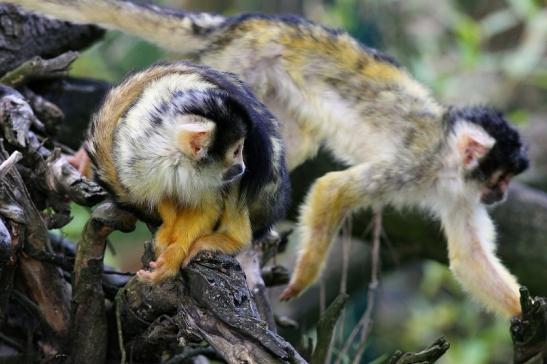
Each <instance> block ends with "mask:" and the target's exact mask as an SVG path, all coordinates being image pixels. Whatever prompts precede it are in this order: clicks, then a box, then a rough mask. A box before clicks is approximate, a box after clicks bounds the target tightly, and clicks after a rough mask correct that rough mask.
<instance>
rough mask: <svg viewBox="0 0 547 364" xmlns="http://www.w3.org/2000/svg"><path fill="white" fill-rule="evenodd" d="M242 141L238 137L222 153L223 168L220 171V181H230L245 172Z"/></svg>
mask: <svg viewBox="0 0 547 364" xmlns="http://www.w3.org/2000/svg"><path fill="white" fill-rule="evenodd" d="M243 142H244V139H240V140H238V141H237V143H235V144H234V145H232V146H231V147H229V148H228V150H227V151H226V153H225V155H224V166H225V167H224V170H223V173H222V181H223V182H224V183H230V182H233V181H235V180H237V179H238V178H239V177H241V176H243V173H245V162H244V161H243Z"/></svg>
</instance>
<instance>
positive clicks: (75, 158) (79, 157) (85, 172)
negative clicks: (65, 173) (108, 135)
mask: <svg viewBox="0 0 547 364" xmlns="http://www.w3.org/2000/svg"><path fill="white" fill-rule="evenodd" d="M67 161H68V163H70V164H71V165H72V166H73V167H74V168H76V169H77V170H78V172H80V174H81V175H82V176H85V177H87V178H90V177H91V159H90V158H89V156H88V155H87V152H86V150H85V149H84V147H81V148H80V149H78V151H77V152H76V153H74V154H73V155H69V156H67Z"/></svg>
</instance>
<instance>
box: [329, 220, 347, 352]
mask: <svg viewBox="0 0 547 364" xmlns="http://www.w3.org/2000/svg"><path fill="white" fill-rule="evenodd" d="M352 230H353V225H352V218H351V214H347V215H346V217H345V218H344V223H343V225H342V232H341V234H340V239H341V240H342V267H341V270H342V274H341V276H340V293H341V294H347V290H348V271H349V257H350V252H351V241H352ZM345 322H346V309H345V308H344V309H343V310H342V312H341V313H340V320H338V323H337V325H336V328H335V330H334V337H335V338H336V339H337V340H336V341H337V343H336V344H333V345H332V346H331V347H330V350H329V355H328V357H327V358H328V360H327V362H330V361H331V359H330V358H331V357H332V351H333V347H334V346H335V345H340V346H341V345H342V344H343V343H344V324H345Z"/></svg>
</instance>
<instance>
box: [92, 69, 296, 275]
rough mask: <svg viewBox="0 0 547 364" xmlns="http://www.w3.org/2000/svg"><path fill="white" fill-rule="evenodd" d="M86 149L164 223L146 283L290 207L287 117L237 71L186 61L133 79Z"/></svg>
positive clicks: (103, 111) (241, 238)
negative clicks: (283, 124) (283, 133)
mask: <svg viewBox="0 0 547 364" xmlns="http://www.w3.org/2000/svg"><path fill="white" fill-rule="evenodd" d="M87 148H88V154H89V156H90V157H91V159H92V161H93V168H94V172H95V177H96V179H97V180H98V181H99V182H100V183H101V184H102V185H103V186H105V187H106V188H107V189H108V190H109V191H110V192H111V193H112V195H113V196H114V197H115V199H116V200H117V201H118V202H119V203H120V204H121V205H122V206H127V207H129V208H133V209H134V210H136V211H138V212H141V213H144V216H145V217H148V218H149V219H150V218H152V219H154V218H160V219H161V226H160V227H159V229H158V230H157V232H156V236H155V250H156V261H154V262H151V263H150V268H152V270H151V271H145V270H141V271H139V272H138V275H139V276H140V277H141V278H143V279H145V280H149V281H152V282H158V281H161V280H163V279H164V278H167V277H169V276H173V275H175V274H176V273H177V272H178V271H179V269H180V267H181V265H186V264H187V263H188V262H189V261H190V259H191V258H192V257H193V256H194V255H195V254H196V253H198V252H199V251H201V250H218V251H221V252H225V253H234V252H236V251H238V250H240V249H241V248H242V247H243V246H245V244H247V243H248V242H250V240H251V238H253V237H254V238H258V237H260V236H262V235H263V234H265V233H267V232H269V230H270V228H271V226H272V224H273V223H275V222H276V220H277V219H278V218H280V217H281V216H282V215H283V214H284V213H285V209H286V206H287V200H288V199H287V196H288V192H289V188H288V177H287V171H286V167H285V160H284V154H283V153H284V151H283V144H282V142H281V138H280V136H279V135H278V123H277V121H276V120H275V118H274V117H273V116H272V115H271V114H270V113H269V112H268V111H267V110H266V108H265V107H264V106H263V105H262V104H260V103H259V102H258V101H257V100H256V99H255V98H254V97H253V95H252V94H251V93H250V92H249V91H248V90H247V89H246V88H245V86H243V84H242V83H240V82H239V81H238V80H237V79H236V78H235V77H234V76H233V75H230V74H223V73H221V72H217V71H214V70H212V69H210V68H207V67H204V66H195V65H192V64H189V63H185V62H179V63H174V64H158V65H155V66H152V67H150V68H148V69H146V70H144V71H141V72H138V73H136V74H134V75H132V76H130V77H129V78H127V79H126V80H125V81H124V82H122V83H121V84H120V85H119V86H117V87H114V88H113V89H112V90H111V91H110V92H109V93H108V95H107V97H106V99H105V102H104V104H103V105H102V107H101V108H100V110H99V111H98V113H97V114H96V115H95V116H94V118H93V121H92V124H91V129H90V134H89V138H88V145H87Z"/></svg>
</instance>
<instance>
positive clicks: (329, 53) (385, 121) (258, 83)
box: [15, 0, 528, 315]
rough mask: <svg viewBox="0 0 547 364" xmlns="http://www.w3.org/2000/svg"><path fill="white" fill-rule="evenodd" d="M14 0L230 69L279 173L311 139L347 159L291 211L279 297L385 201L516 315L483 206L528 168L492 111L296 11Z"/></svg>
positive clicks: (309, 278) (312, 272) (473, 288)
mask: <svg viewBox="0 0 547 364" xmlns="http://www.w3.org/2000/svg"><path fill="white" fill-rule="evenodd" d="M15 3H17V4H21V5H23V6H25V7H27V8H29V9H32V10H38V11H40V12H43V13H45V14H48V15H52V16H55V17H58V18H61V19H64V20H69V21H73V22H77V23H94V24H98V25H101V26H104V27H107V28H111V29H118V30H121V31H124V32H127V33H130V34H134V35H138V36H141V37H143V38H144V39H147V40H149V41H151V42H153V43H155V44H158V45H160V46H162V47H165V48H167V49H169V50H171V51H174V52H178V53H180V54H182V55H184V56H187V57H192V58H193V59H195V60H196V61H199V62H202V63H204V64H207V65H209V66H212V67H215V68H217V69H219V70H225V71H230V72H234V73H236V74H238V75H239V76H240V77H241V79H242V80H243V81H245V82H247V83H248V84H249V85H250V87H251V89H252V90H253V91H254V93H255V94H256V96H257V97H258V98H259V99H260V100H261V101H262V102H264V104H266V106H268V108H269V109H270V110H271V111H272V112H273V113H274V114H275V115H276V116H277V118H278V119H279V120H280V122H281V124H282V133H283V138H284V141H285V143H286V144H287V162H288V166H289V169H294V168H295V167H296V166H298V165H300V164H301V163H303V162H304V161H306V160H307V159H310V158H312V157H313V156H315V155H316V153H317V151H318V149H319V147H320V146H321V145H323V146H325V147H326V148H327V149H328V150H329V151H330V152H331V153H332V154H333V155H334V156H335V157H336V158H337V159H338V160H340V161H342V162H345V163H346V164H349V165H350V166H351V167H350V168H348V169H347V170H344V171H339V172H333V173H329V174H327V175H325V176H323V177H321V178H319V179H318V180H317V181H316V183H315V184H314V185H313V187H312V189H311V190H310V192H309V194H308V196H307V198H306V201H305V203H304V206H303V208H302V212H301V216H300V220H299V228H298V233H299V236H300V244H301V246H302V249H301V252H300V254H299V258H298V262H297V265H296V268H295V272H294V274H293V277H292V279H291V282H290V284H289V286H288V287H287V289H286V290H285V291H284V292H283V294H282V296H281V297H282V298H283V299H290V298H293V297H294V296H296V295H298V294H299V293H300V292H301V291H302V290H304V289H305V288H306V287H307V286H309V284H311V283H312V282H313V281H314V279H316V277H317V276H318V274H319V272H320V270H321V266H322V264H323V263H324V260H325V257H326V255H327V251H328V248H329V246H330V243H331V241H332V240H333V238H334V236H335V234H336V231H337V230H338V228H339V225H340V223H341V221H342V218H343V216H345V215H346V214H347V213H348V212H350V211H352V210H354V209H356V208H358V207H374V206H382V205H386V204H391V205H395V206H418V207H421V208H423V209H425V210H426V211H428V212H430V213H431V214H432V215H433V216H435V217H436V218H439V219H440V220H441V222H442V225H443V228H444V231H445V234H446V236H447V240H448V251H449V258H450V267H451V269H452V271H453V272H454V274H455V275H456V277H457V278H458V279H459V280H460V282H461V283H462V286H463V287H464V289H466V290H467V291H469V292H470V293H471V295H472V296H473V297H475V298H476V299H477V300H479V301H480V302H481V303H482V304H483V305H485V306H486V307H488V308H490V309H493V310H495V311H497V312H500V313H503V314H506V315H517V314H519V313H520V312H521V308H520V304H519V292H518V284H517V282H516V280H515V278H514V277H513V276H512V275H511V274H510V273H509V272H508V271H507V269H506V268H505V267H504V266H503V265H502V264H501V263H500V261H499V260H498V258H497V257H496V255H495V230H494V226H493V224H492V221H491V220H490V217H489V216H488V214H487V212H486V208H485V205H486V204H493V203H496V202H500V201H502V200H503V198H504V196H505V193H506V190H507V186H508V184H509V182H510V180H511V178H512V177H513V176H515V175H517V174H519V173H521V172H523V171H524V170H525V169H526V168H527V166H528V159H527V156H526V150H525V148H524V147H523V145H522V143H521V141H520V138H519V135H518V133H517V132H516V131H515V130H514V129H513V128H512V127H511V126H510V125H509V124H508V123H507V121H506V120H505V119H504V117H503V115H502V114H500V113H499V112H497V111H495V110H493V109H491V108H488V107H463V108H453V107H446V106H443V105H440V104H438V103H437V102H436V101H435V100H434V99H433V98H432V97H431V96H430V95H429V92H428V91H427V90H426V89H425V88H424V87H423V86H421V85H420V84H419V83H418V82H417V81H415V80H414V79H413V78H412V77H411V76H410V75H409V74H408V73H407V72H406V71H405V70H404V69H403V68H401V67H400V66H399V65H398V64H397V63H396V62H395V61H394V60H393V58H391V57H389V56H386V55H384V54H382V53H380V52H378V51H377V50H374V49H371V48H368V47H366V46H364V45H362V44H360V43H359V42H358V41H356V40H355V39H353V38H352V37H351V36H349V35H348V34H347V33H345V32H341V31H336V30H332V29H328V28H325V27H323V26H320V25H317V24H314V23H312V22H310V21H308V20H305V19H302V18H299V17H293V16H266V15H262V14H244V15H240V16H235V17H227V18H226V17H222V16H218V15H211V14H206V13H188V12H184V11H176V10H168V9H161V8H159V7H156V6H152V5H137V4H133V3H130V2H126V1H114V0H98V1H91V0H73V1H65V0H48V1H41V0H20V1H15Z"/></svg>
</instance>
